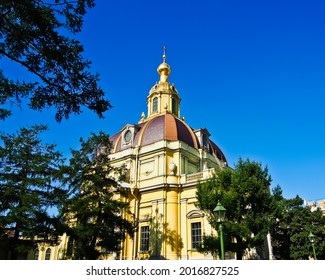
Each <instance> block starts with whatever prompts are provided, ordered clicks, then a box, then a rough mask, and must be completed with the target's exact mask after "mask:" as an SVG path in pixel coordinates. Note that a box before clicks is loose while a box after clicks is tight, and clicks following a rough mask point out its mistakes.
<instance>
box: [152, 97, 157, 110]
mask: <svg viewBox="0 0 325 280" xmlns="http://www.w3.org/2000/svg"><path fill="white" fill-rule="evenodd" d="M157 112H158V97H155V98H154V99H153V101H152V113H157Z"/></svg>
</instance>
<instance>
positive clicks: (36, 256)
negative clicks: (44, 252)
mask: <svg viewBox="0 0 325 280" xmlns="http://www.w3.org/2000/svg"><path fill="white" fill-rule="evenodd" d="M38 256H39V250H35V252H34V260H38Z"/></svg>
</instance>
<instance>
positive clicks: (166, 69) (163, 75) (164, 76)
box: [157, 47, 170, 83]
mask: <svg viewBox="0 0 325 280" xmlns="http://www.w3.org/2000/svg"><path fill="white" fill-rule="evenodd" d="M163 51H164V53H163V56H162V58H163V63H161V64H160V65H159V66H158V69H157V71H158V74H159V76H160V81H159V83H161V82H163V83H164V82H167V80H168V76H169V74H170V66H169V65H168V64H167V63H166V47H163Z"/></svg>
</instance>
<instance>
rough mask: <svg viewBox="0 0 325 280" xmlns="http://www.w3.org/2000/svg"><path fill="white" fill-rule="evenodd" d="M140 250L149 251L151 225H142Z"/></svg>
mask: <svg viewBox="0 0 325 280" xmlns="http://www.w3.org/2000/svg"><path fill="white" fill-rule="evenodd" d="M140 238H141V239H140V251H149V226H144V227H141V231H140Z"/></svg>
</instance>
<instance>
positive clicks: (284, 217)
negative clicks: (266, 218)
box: [270, 187, 325, 260]
mask: <svg viewBox="0 0 325 280" xmlns="http://www.w3.org/2000/svg"><path fill="white" fill-rule="evenodd" d="M272 211H273V213H272V216H271V217H272V219H271V224H272V226H271V227H270V228H271V236H272V241H273V253H274V255H275V257H276V258H277V259H284V260H297V259H309V257H313V250H312V246H311V243H310V241H309V240H308V235H309V233H310V232H312V233H313V234H314V235H315V250H316V255H317V258H318V259H322V260H324V259H325V216H324V214H323V213H322V212H321V211H320V209H318V210H317V211H313V212H312V211H311V209H310V208H309V207H304V205H303V200H302V199H301V198H300V197H299V196H297V197H295V198H293V199H285V198H283V196H282V190H281V188H280V187H276V188H275V189H274V190H273V196H272Z"/></svg>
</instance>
